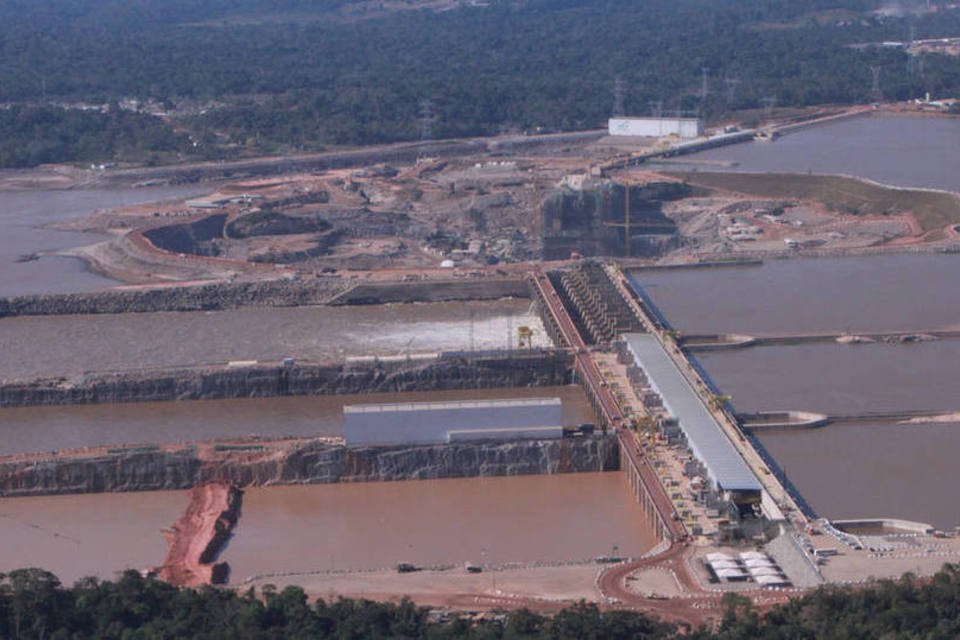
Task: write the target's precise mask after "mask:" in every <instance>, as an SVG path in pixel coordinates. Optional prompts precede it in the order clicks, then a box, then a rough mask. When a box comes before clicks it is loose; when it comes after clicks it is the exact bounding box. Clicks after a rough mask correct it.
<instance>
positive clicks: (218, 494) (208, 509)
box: [156, 483, 243, 587]
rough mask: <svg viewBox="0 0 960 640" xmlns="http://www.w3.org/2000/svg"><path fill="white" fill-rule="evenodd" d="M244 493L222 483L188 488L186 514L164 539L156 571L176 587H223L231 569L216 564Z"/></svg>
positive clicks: (221, 563) (233, 524)
mask: <svg viewBox="0 0 960 640" xmlns="http://www.w3.org/2000/svg"><path fill="white" fill-rule="evenodd" d="M242 496H243V492H242V491H241V490H240V489H239V488H237V487H234V486H231V485H229V484H224V483H211V484H204V485H199V486H196V487H194V488H193V489H191V491H190V502H189V503H188V505H187V509H186V511H184V513H183V515H181V516H180V518H178V519H177V521H176V522H175V523H174V524H173V525H172V526H171V527H170V528H169V529H167V530H165V531H164V532H163V533H164V536H165V537H166V539H167V544H168V545H169V549H168V550H167V555H166V558H164V560H163V564H162V565H161V566H159V567H157V569H156V572H157V575H158V577H159V578H160V579H161V580H165V581H167V582H169V583H170V584H172V585H174V586H177V587H199V586H202V585H205V584H226V582H227V579H228V578H229V575H230V568H229V566H228V565H227V563H226V562H217V557H218V556H219V555H220V550H221V549H223V547H224V545H226V543H227V541H228V540H229V539H230V536H231V534H232V533H233V528H234V527H235V526H236V524H237V519H238V518H239V517H240V504H241V501H242Z"/></svg>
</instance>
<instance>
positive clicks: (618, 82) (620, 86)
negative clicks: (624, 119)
mask: <svg viewBox="0 0 960 640" xmlns="http://www.w3.org/2000/svg"><path fill="white" fill-rule="evenodd" d="M626 93H627V85H626V83H624V81H623V78H621V77H620V76H617V78H616V79H615V80H614V81H613V117H614V118H617V117H620V116H625V115H626V114H627V111H626V108H625V107H624V97H625V96H626Z"/></svg>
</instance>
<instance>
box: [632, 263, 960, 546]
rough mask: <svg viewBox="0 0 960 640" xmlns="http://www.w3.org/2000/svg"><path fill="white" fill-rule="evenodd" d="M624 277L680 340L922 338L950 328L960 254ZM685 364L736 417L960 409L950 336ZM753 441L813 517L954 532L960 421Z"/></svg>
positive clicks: (778, 349) (707, 355)
mask: <svg viewBox="0 0 960 640" xmlns="http://www.w3.org/2000/svg"><path fill="white" fill-rule="evenodd" d="M631 276H632V278H633V281H634V282H635V283H636V284H638V285H640V286H643V287H644V289H645V290H646V292H647V294H648V295H649V296H650V297H651V298H652V300H653V301H654V303H655V304H656V305H657V306H658V308H659V309H660V311H661V312H662V313H663V315H664V316H665V317H666V318H667V320H668V321H669V322H670V323H671V325H673V326H674V327H676V328H678V329H679V330H680V331H681V332H682V333H688V334H696V333H746V334H752V335H777V334H791V335H792V334H804V333H815V332H838V333H839V332H867V331H877V332H879V331H919V330H934V329H944V328H950V327H956V326H958V323H960V295H958V294H957V293H956V291H957V289H956V286H955V282H956V279H957V277H958V276H960V256H942V255H887V256H877V257H866V258H837V259H817V260H785V261H770V262H765V263H764V264H763V265H761V266H750V267H724V268H718V269H686V270H670V271H635V272H633V273H632V274H631ZM696 358H697V360H698V361H699V362H700V364H701V365H702V366H703V367H704V369H705V370H706V371H707V373H708V374H709V375H710V377H711V378H712V379H713V380H714V382H715V383H716V384H717V385H718V386H719V387H720V389H721V390H722V391H723V392H724V393H725V394H729V395H730V396H731V397H732V398H733V400H732V401H733V405H734V407H735V408H736V410H737V411H741V412H748V411H756V410H782V409H796V410H807V411H817V412H823V413H828V414H841V415H850V414H862V413H868V412H875V411H885V410H886V411H896V410H943V411H947V412H949V411H955V410H958V409H960V377H958V376H957V371H958V369H957V362H958V361H960V360H958V358H960V340H953V339H948V340H942V341H938V342H922V343H913V344H899V343H897V344H886V343H875V344H866V345H841V344H834V343H824V344H820V343H817V344H802V345H790V346H766V347H753V348H748V349H742V350H732V351H717V352H703V353H698V354H696ZM758 437H759V441H760V442H761V444H762V445H763V446H764V447H765V448H766V449H767V451H768V452H769V453H770V454H772V456H773V457H774V459H775V460H776V462H777V464H778V466H780V467H781V470H782V471H784V472H785V473H786V474H787V476H788V478H789V479H790V481H791V482H793V484H794V485H795V486H796V487H797V488H798V489H799V491H800V493H801V494H802V495H803V497H804V498H805V499H806V500H807V502H808V503H809V504H810V505H811V506H812V507H813V509H814V510H815V511H817V512H818V513H820V514H821V515H825V516H827V517H832V518H849V517H900V518H906V519H912V520H918V521H922V522H928V523H931V524H933V525H934V526H938V527H942V528H952V527H953V526H955V525H957V524H960V498H958V497H957V495H956V492H955V491H954V490H953V488H952V483H951V481H950V478H952V475H953V473H952V466H954V465H955V460H956V458H957V456H958V455H960V424H952V423H939V424H889V423H886V424H871V423H869V422H864V423H856V424H843V425H831V426H828V427H825V428H822V429H815V430H808V431H795V432H780V433H769V432H767V433H763V434H761V435H759V436H758Z"/></svg>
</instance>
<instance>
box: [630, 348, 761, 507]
mask: <svg viewBox="0 0 960 640" xmlns="http://www.w3.org/2000/svg"><path fill="white" fill-rule="evenodd" d="M624 338H625V339H626V341H627V346H628V347H629V348H630V351H631V353H632V354H633V357H634V359H635V360H636V362H637V364H638V365H639V366H640V367H642V368H643V370H644V371H645V372H646V374H647V379H648V380H649V381H650V386H651V387H652V388H653V390H654V391H656V392H657V393H659V394H660V396H661V397H662V398H663V406H664V408H665V409H666V410H667V412H668V413H669V414H670V415H671V416H672V417H674V418H676V419H677V421H678V422H679V423H680V429H681V430H683V433H684V435H686V437H687V444H688V445H689V446H690V449H691V451H693V455H694V456H696V458H697V460H699V461H700V462H702V463H703V466H704V467H706V469H707V474H708V475H709V477H710V480H711V481H712V482H713V483H714V484H715V485H717V486H719V487H721V488H723V489H726V490H729V491H759V490H760V489H761V486H760V481H759V480H757V476H756V475H754V473H753V471H751V470H750V467H748V466H747V463H746V462H745V461H744V460H743V457H742V456H741V455H740V453H739V452H738V451H737V449H736V447H734V446H733V443H732V442H730V439H729V438H728V437H727V434H726V433H724V432H723V427H721V426H720V425H719V424H718V423H717V420H716V419H715V418H714V417H713V415H712V414H711V413H710V411H709V410H708V409H707V407H706V405H704V404H703V401H702V400H701V399H700V396H699V395H697V393H696V391H695V390H694V389H693V387H691V386H690V383H689V382H687V379H686V378H685V377H684V376H683V374H682V373H681V372H680V369H679V368H678V367H677V364H676V363H675V362H674V361H673V360H672V359H671V358H670V355H669V354H668V353H667V352H666V351H665V350H664V348H663V345H661V344H660V342H659V341H658V340H657V339H656V338H655V337H654V336H652V335H649V334H645V333H629V334H626V335H625V336H624Z"/></svg>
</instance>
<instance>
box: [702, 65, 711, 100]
mask: <svg viewBox="0 0 960 640" xmlns="http://www.w3.org/2000/svg"><path fill="white" fill-rule="evenodd" d="M709 78H710V67H700V101H701V102H706V100H707V93H709V91H710V83H709Z"/></svg>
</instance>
